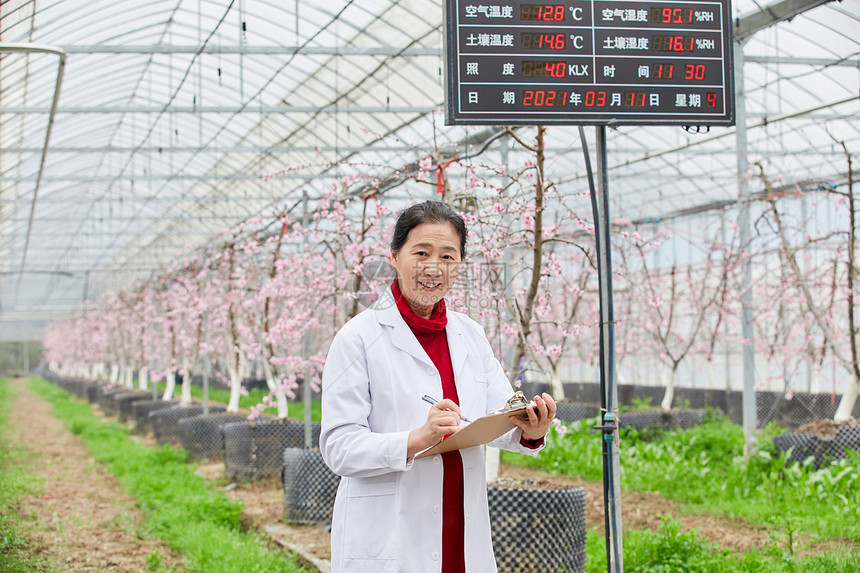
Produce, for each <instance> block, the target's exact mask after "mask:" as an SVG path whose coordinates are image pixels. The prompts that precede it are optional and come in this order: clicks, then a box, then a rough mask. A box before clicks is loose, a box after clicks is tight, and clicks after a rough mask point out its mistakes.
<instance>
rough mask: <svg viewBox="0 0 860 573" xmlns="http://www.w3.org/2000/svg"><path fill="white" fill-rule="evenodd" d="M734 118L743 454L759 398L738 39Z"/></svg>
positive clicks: (751, 445) (750, 445)
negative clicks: (738, 211) (739, 249)
mask: <svg viewBox="0 0 860 573" xmlns="http://www.w3.org/2000/svg"><path fill="white" fill-rule="evenodd" d="M734 55H735V118H736V119H735V121H736V124H737V130H736V131H735V134H736V138H737V156H738V186H739V192H740V202H741V209H740V217H739V221H738V225H739V227H740V248H741V322H742V328H743V356H744V392H743V402H742V404H743V406H742V411H743V427H744V455H745V456H750V455H752V454H753V453H754V451H755V427H756V400H755V354H754V352H755V347H754V346H753V341H754V337H755V334H754V332H753V312H752V290H751V288H752V287H751V284H752V276H751V273H752V265H751V264H750V248H749V247H750V245H749V242H750V185H749V173H748V172H749V160H748V158H749V156H748V154H747V125H746V121H747V118H746V93H745V92H744V50H743V44H742V43H741V42H736V43H735V54H734Z"/></svg>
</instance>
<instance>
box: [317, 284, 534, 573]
mask: <svg viewBox="0 0 860 573" xmlns="http://www.w3.org/2000/svg"><path fill="white" fill-rule="evenodd" d="M446 334H447V337H448V347H449V349H450V352H451V362H452V365H453V367H454V379H455V383H456V385H457V394H458V397H459V399H460V409H461V411H462V412H463V415H464V416H465V417H466V418H469V419H471V420H474V419H476V418H478V417H480V416H482V415H484V414H487V413H488V412H490V411H491V410H494V409H497V408H501V407H503V406H504V405H505V402H506V401H507V400H508V399H509V398H510V397H511V395H512V394H513V392H512V390H511V386H510V384H509V382H508V380H507V377H506V376H505V374H504V372H503V370H502V366H501V364H499V362H498V360H496V358H495V356H494V355H493V351H492V348H491V347H490V344H489V341H488V340H487V337H486V334H485V333H484V331H483V329H482V328H481V326H480V325H478V323H476V322H475V321H473V320H472V319H470V318H469V317H468V316H466V315H465V314H461V313H458V312H452V311H448V326H447V327H446ZM425 394H429V395H430V396H432V397H434V398H436V399H437V400H440V399H442V381H441V378H440V376H439V373H438V372H437V371H436V368H435V367H434V366H433V362H432V361H431V360H430V358H429V357H428V356H427V353H426V352H425V351H424V349H423V348H422V347H421V345H420V343H419V342H418V340H417V339H416V338H415V336H414V335H413V334H412V331H411V330H410V328H409V326H408V325H407V324H406V322H405V321H404V320H403V317H402V316H401V315H400V311H399V310H398V309H397V307H396V305H395V304H394V302H393V300H392V297H391V294H390V291H389V292H388V293H387V296H384V297H381V299H380V301H379V302H377V304H376V305H374V306H373V307H371V308H369V309H367V310H365V311H364V312H362V313H360V314H359V315H358V316H356V317H355V318H353V319H352V320H351V321H349V322H348V323H347V324H346V325H345V326H344V327H343V328H342V329H341V330H340V332H338V334H337V336H336V337H335V339H334V341H333V342H332V345H331V348H330V350H329V353H328V358H327V359H326V363H325V368H324V370H323V388H322V434H321V435H320V449H321V451H322V456H323V459H324V460H325V463H326V464H327V465H328V467H329V468H331V470H332V471H334V472H335V473H336V474H338V475H340V476H343V479H341V482H340V486H339V488H338V491H337V498H336V501H335V505H334V515H333V519H332V541H331V544H332V547H331V550H332V573H389V572H399V573H425V572H426V573H431V572H433V573H435V572H439V571H441V566H442V511H441V507H442V459H441V456H433V457H430V458H422V459H420V460H415V459H409V460H407V459H406V442H407V437H408V435H409V432H410V430H413V429H415V428H418V427H420V426H421V425H423V424H424V422H425V421H426V419H427V412H428V409H429V408H430V406H429V404H427V402H425V401H423V400H422V396H424V395H425ZM521 433H522V432H521V430H520V429H519V428H514V429H513V430H512V431H510V432H508V433H507V434H505V435H503V436H502V437H500V438H499V439H498V440H496V441H494V442H493V443H492V445H493V446H495V447H499V448H503V449H507V450H512V451H518V452H524V453H527V454H536V453H537V451H538V450H532V449H529V448H526V447H524V446H522V445H521V444H520V436H521ZM461 454H462V456H463V473H464V486H465V492H464V504H465V507H464V509H465V519H466V527H465V556H466V571H467V572H468V573H492V572H495V571H496V563H495V559H494V557H493V547H492V539H491V536H490V520H489V511H488V508H487V487H486V477H485V472H484V451H483V448H482V447H480V446H479V447H473V448H468V449H464V450H461Z"/></svg>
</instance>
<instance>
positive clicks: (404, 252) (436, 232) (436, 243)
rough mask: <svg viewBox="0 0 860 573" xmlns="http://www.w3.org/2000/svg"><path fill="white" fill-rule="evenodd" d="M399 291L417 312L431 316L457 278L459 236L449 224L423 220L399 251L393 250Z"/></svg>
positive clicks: (392, 257)
mask: <svg viewBox="0 0 860 573" xmlns="http://www.w3.org/2000/svg"><path fill="white" fill-rule="evenodd" d="M391 264H392V265H393V266H394V268H395V269H396V270H397V279H398V283H399V286H400V292H401V293H402V294H403V296H404V297H405V298H406V302H408V303H409V306H411V307H412V309H413V310H414V311H415V314H417V315H419V316H423V317H425V318H428V317H429V316H430V314H431V313H432V312H433V306H434V305H435V304H436V303H437V302H439V301H440V300H442V297H444V296H445V295H446V294H447V293H448V291H449V290H451V287H452V286H453V285H454V280H455V279H456V278H457V271H458V269H459V264H460V235H458V234H457V230H456V229H454V227H453V225H450V224H448V223H423V224H421V225H418V226H417V227H415V228H413V229H412V230H411V231H409V235H407V237H406V243H405V244H404V245H403V247H402V248H401V249H400V251H399V252H397V253H395V252H394V251H392V252H391Z"/></svg>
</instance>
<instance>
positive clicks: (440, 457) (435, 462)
mask: <svg viewBox="0 0 860 573" xmlns="http://www.w3.org/2000/svg"><path fill="white" fill-rule="evenodd" d="M441 462H442V456H433V463H434V464H439V463H441Z"/></svg>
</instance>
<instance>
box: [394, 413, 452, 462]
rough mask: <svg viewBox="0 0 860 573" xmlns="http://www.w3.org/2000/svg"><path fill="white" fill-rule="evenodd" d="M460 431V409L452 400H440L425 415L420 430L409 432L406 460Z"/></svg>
mask: <svg viewBox="0 0 860 573" xmlns="http://www.w3.org/2000/svg"><path fill="white" fill-rule="evenodd" d="M459 430H460V407H459V406H458V405H457V404H456V403H454V401H453V400H448V399H445V400H440V401H439V402H436V403H435V404H433V405H432V406H430V411H429V412H428V413H427V421H426V422H424V425H423V426H421V427H420V428H416V429H414V430H412V431H411V432H409V439H408V440H407V442H406V458H407V459H409V458H412V457H413V456H415V454H417V453H418V452H421V451H424V450H426V449H427V448H429V447H432V446H435V445H436V444H438V443H439V442H441V441H442V438H444V437H445V436H448V435H450V434H454V433H456V432H457V431H459Z"/></svg>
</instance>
